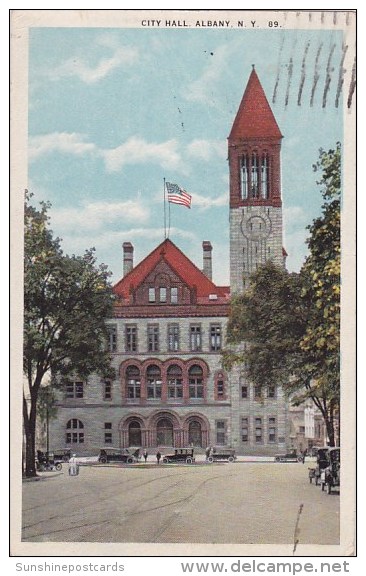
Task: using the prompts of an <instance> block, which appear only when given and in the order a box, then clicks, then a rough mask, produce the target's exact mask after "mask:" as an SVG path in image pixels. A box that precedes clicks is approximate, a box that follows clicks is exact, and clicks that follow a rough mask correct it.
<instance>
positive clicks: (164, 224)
mask: <svg viewBox="0 0 366 576" xmlns="http://www.w3.org/2000/svg"><path fill="white" fill-rule="evenodd" d="M164 240H166V208H165V177H164Z"/></svg>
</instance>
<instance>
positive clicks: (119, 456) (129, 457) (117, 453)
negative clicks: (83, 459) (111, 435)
mask: <svg viewBox="0 0 366 576" xmlns="http://www.w3.org/2000/svg"><path fill="white" fill-rule="evenodd" d="M98 462H100V463H101V464H108V463H109V462H125V463H126V464H133V463H134V462H136V458H135V457H134V455H133V454H131V453H130V451H129V450H128V449H127V448H120V449H119V448H102V449H101V450H100V452H99V456H98Z"/></svg>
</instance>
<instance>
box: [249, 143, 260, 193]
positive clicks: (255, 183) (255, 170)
mask: <svg viewBox="0 0 366 576" xmlns="http://www.w3.org/2000/svg"><path fill="white" fill-rule="evenodd" d="M250 190H251V196H252V198H258V197H259V166H258V156H257V154H256V153H253V154H252V169H251V182H250Z"/></svg>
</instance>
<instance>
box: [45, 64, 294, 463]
mask: <svg viewBox="0 0 366 576" xmlns="http://www.w3.org/2000/svg"><path fill="white" fill-rule="evenodd" d="M281 139H282V135H281V132H280V130H279V127H278V125H277V122H276V120H275V118H274V116H273V113H272V111H271V108H270V106H269V104H268V101H267V98H266V96H265V94H264V91H263V88H262V86H261V84H260V81H259V79H258V76H257V74H256V71H255V70H254V68H253V71H252V72H251V75H250V78H249V81H248V84H247V87H246V90H245V92H244V95H243V98H242V101H241V103H240V106H239V109H238V112H237V115H236V118H235V120H234V123H233V126H232V129H231V132H230V135H229V138H228V159H229V170H230V283H231V286H230V287H228V286H216V284H215V283H214V282H213V280H212V246H211V243H210V242H209V241H204V242H203V243H202V248H203V270H201V269H199V268H198V267H197V266H196V265H195V264H194V263H192V262H191V261H190V260H189V259H188V258H187V257H186V256H185V255H184V254H183V252H182V251H181V250H180V249H179V248H178V247H177V246H176V245H175V244H174V243H173V242H172V241H171V240H169V239H166V240H164V241H163V242H162V243H161V244H160V245H159V246H157V247H156V248H155V249H154V250H153V251H152V252H151V253H150V254H149V255H147V256H146V258H145V259H144V260H142V261H141V262H139V263H138V264H137V265H136V266H135V265H134V261H133V252H134V249H133V246H132V244H131V243H129V242H125V243H124V244H123V263H124V275H123V278H122V279H121V280H120V281H119V282H117V284H116V285H115V286H114V291H115V294H116V296H117V301H116V304H115V309H114V316H113V318H111V319H108V320H107V323H108V328H109V343H108V344H109V350H110V352H111V356H112V362H113V366H114V368H115V370H116V378H115V380H113V381H112V380H107V381H104V380H101V379H100V377H98V376H92V377H90V378H88V380H87V381H80V380H78V379H76V380H75V381H70V382H68V383H67V384H66V388H65V390H63V392H62V395H60V398H59V401H58V410H57V417H56V418H55V419H53V420H52V421H51V422H50V432H49V434H50V445H51V446H52V447H53V448H56V447H57V448H58V447H64V448H71V449H72V450H73V451H75V452H76V453H77V454H78V455H82V454H90V453H95V451H96V450H98V448H101V447H108V446H113V447H120V448H122V447H123V448H124V447H134V448H135V447H141V448H145V447H146V448H147V449H148V450H149V449H150V450H151V449H154V450H156V449H157V447H159V449H163V451H164V448H171V447H173V446H174V447H183V446H189V445H194V446H196V447H201V448H205V447H206V446H208V445H212V446H225V447H232V448H235V449H236V450H237V452H238V453H241V454H273V453H275V452H277V451H279V450H283V449H285V447H286V442H287V441H288V437H289V421H288V405H287V401H286V399H285V397H284V394H283V391H282V390H281V388H279V387H277V386H275V385H273V386H269V387H266V388H264V387H257V386H256V387H254V386H252V384H251V383H250V382H249V381H248V380H247V378H246V375H245V371H244V370H243V368H240V367H236V368H235V369H233V370H232V371H231V372H230V373H227V372H225V371H224V370H223V369H222V367H221V352H222V348H223V345H224V336H225V331H226V324H227V319H228V315H229V308H230V293H231V294H233V293H235V292H238V291H242V290H245V288H246V286H247V282H248V278H249V275H250V274H251V272H252V271H253V270H255V269H256V268H257V266H259V265H260V264H262V263H264V262H265V261H266V260H267V259H272V260H273V261H274V262H275V263H276V264H278V265H283V266H284V265H285V257H286V253H285V251H284V249H283V247H282V201H281V182H280V148H281ZM269 289H270V287H269Z"/></svg>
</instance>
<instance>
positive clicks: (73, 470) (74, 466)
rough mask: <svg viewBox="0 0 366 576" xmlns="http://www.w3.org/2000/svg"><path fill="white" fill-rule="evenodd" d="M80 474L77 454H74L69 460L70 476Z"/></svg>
mask: <svg viewBox="0 0 366 576" xmlns="http://www.w3.org/2000/svg"><path fill="white" fill-rule="evenodd" d="M78 474H79V466H78V463H77V460H76V454H73V455H72V457H71V458H70V460H69V476H77V475H78Z"/></svg>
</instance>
